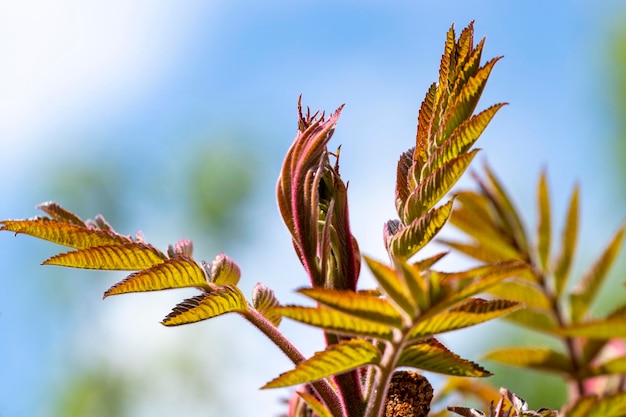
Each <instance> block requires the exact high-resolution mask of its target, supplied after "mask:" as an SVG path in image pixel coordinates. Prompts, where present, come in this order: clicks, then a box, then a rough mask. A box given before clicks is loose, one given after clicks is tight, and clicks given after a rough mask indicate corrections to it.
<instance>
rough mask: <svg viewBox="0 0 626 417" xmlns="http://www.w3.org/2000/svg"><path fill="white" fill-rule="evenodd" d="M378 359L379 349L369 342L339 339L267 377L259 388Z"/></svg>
mask: <svg viewBox="0 0 626 417" xmlns="http://www.w3.org/2000/svg"><path fill="white" fill-rule="evenodd" d="M379 362H380V353H379V352H378V349H376V348H375V347H374V346H373V345H372V344H371V343H369V342H367V341H365V340H362V339H351V340H347V341H341V342H339V343H337V344H333V345H330V346H328V347H327V348H326V350H324V351H321V352H317V353H315V354H314V355H313V357H311V358H309V359H307V360H305V361H304V362H301V363H299V364H298V365H296V367H295V368H294V369H292V370H291V371H288V372H285V373H283V374H281V375H280V376H278V377H277V378H275V379H273V380H271V381H270V382H268V383H267V384H265V385H264V386H263V387H262V388H263V389H265V388H281V387H288V386H291V385H299V384H304V383H307V382H314V381H318V380H320V379H322V378H326V377H329V376H332V375H337V374H341V373H344V372H347V371H350V370H352V369H356V368H359V367H361V366H365V365H376V364H378V363H379Z"/></svg>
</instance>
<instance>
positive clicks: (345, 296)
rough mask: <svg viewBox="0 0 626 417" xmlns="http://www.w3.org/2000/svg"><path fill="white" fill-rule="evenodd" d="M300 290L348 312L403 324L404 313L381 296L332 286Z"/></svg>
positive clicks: (399, 325) (380, 321)
mask: <svg viewBox="0 0 626 417" xmlns="http://www.w3.org/2000/svg"><path fill="white" fill-rule="evenodd" d="M298 292H299V293H300V294H304V295H306V296H307V297H310V298H312V299H314V300H315V301H318V302H319V303H322V304H324V305H326V306H328V307H332V308H334V309H336V310H339V311H341V312H343V313H346V314H350V315H353V316H356V317H359V318H362V319H365V320H370V321H375V322H377V323H381V324H386V325H390V326H394V327H401V326H402V315H401V314H400V313H399V312H398V311H397V310H396V309H395V308H394V307H393V306H392V305H391V304H390V303H389V302H388V301H387V300H385V299H383V298H380V297H376V296H373V295H367V294H359V293H355V292H354V291H350V290H334V289H330V288H302V289H300V290H298Z"/></svg>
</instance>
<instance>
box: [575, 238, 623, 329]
mask: <svg viewBox="0 0 626 417" xmlns="http://www.w3.org/2000/svg"><path fill="white" fill-rule="evenodd" d="M625 230H626V229H625V227H624V226H622V227H621V228H620V230H619V231H618V232H617V233H616V234H615V236H614V237H613V239H612V240H611V242H610V243H609V245H608V246H607V248H606V249H605V250H604V252H603V253H602V255H601V256H600V258H599V259H598V260H597V261H596V262H595V263H594V264H593V266H592V267H591V269H590V270H589V271H588V272H587V273H586V274H585V275H584V276H583V278H582V280H581V281H580V282H579V283H578V284H577V285H576V288H575V289H574V290H573V291H572V294H571V296H570V301H571V304H572V307H571V310H572V321H573V322H574V323H577V322H579V321H580V320H581V319H582V318H583V317H584V316H585V314H586V313H587V312H588V311H589V307H590V306H591V303H592V302H593V300H594V299H595V297H596V295H597V294H598V291H599V289H600V287H601V286H602V283H603V282H604V279H605V278H606V275H607V273H608V271H609V269H610V268H611V266H612V264H613V262H614V261H615V258H616V257H617V254H618V253H619V250H620V247H621V245H622V240H623V238H624V231H625Z"/></svg>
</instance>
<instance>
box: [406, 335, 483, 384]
mask: <svg viewBox="0 0 626 417" xmlns="http://www.w3.org/2000/svg"><path fill="white" fill-rule="evenodd" d="M397 366H410V367H413V368H418V369H423V370H425V371H430V372H437V373H440V374H445V375H455V376H472V377H485V376H490V375H491V372H489V371H487V370H486V369H485V368H483V367H482V366H480V365H478V364H476V363H474V362H471V361H468V360H467V359H463V358H461V357H460V356H459V355H457V354H455V353H453V352H451V351H450V350H448V348H446V347H445V346H444V345H443V344H441V343H440V342H439V341H437V340H436V339H428V340H427V341H425V342H422V343H417V344H415V345H411V346H409V347H407V348H405V349H404V350H403V351H402V353H401V354H400V358H399V359H398V364H397Z"/></svg>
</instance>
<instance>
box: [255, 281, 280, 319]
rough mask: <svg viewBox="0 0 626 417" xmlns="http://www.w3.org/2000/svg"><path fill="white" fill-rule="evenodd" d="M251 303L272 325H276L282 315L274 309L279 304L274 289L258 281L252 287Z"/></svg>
mask: <svg viewBox="0 0 626 417" xmlns="http://www.w3.org/2000/svg"><path fill="white" fill-rule="evenodd" d="M252 305H253V306H254V308H255V309H256V310H257V311H258V312H259V313H261V314H262V315H263V316H264V317H265V318H266V319H268V320H269V321H270V322H271V323H272V324H273V325H274V326H276V327H278V325H279V324H280V322H281V320H282V316H281V315H280V314H277V313H276V311H275V308H276V307H278V306H280V303H279V302H278V299H277V298H276V295H275V294H274V291H272V290H271V289H270V288H268V287H266V286H265V285H263V284H261V283H260V282H259V283H258V284H256V285H255V286H254V288H253V289H252Z"/></svg>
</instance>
